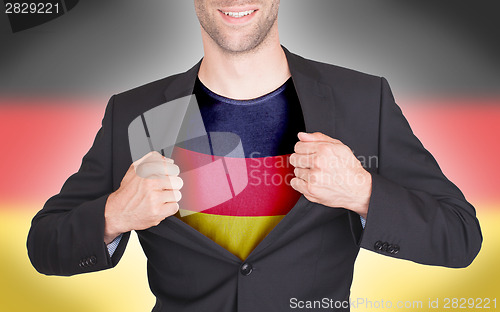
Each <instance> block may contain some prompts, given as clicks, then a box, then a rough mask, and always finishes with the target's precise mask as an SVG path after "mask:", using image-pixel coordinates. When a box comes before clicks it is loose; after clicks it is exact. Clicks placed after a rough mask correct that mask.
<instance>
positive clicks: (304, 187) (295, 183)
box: [290, 178, 316, 202]
mask: <svg viewBox="0 0 500 312" xmlns="http://www.w3.org/2000/svg"><path fill="white" fill-rule="evenodd" d="M290 186H291V187H292V188H293V189H294V190H296V191H297V192H299V193H301V194H303V195H304V196H305V197H306V198H307V199H309V200H310V201H313V202H314V201H316V199H315V197H314V196H312V195H311V193H310V191H309V187H308V183H307V182H306V181H304V180H302V179H300V178H293V179H292V180H290Z"/></svg>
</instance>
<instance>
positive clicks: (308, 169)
mask: <svg viewBox="0 0 500 312" xmlns="http://www.w3.org/2000/svg"><path fill="white" fill-rule="evenodd" d="M299 139H300V141H299V142H297V144H295V153H294V154H292V155H291V156H290V163H291V164H292V165H293V166H294V167H295V169H294V174H295V178H293V179H292V180H291V186H292V187H293V188H294V189H295V190H297V191H298V192H300V193H302V194H303V195H304V196H305V197H306V198H307V199H308V200H310V201H312V202H315V203H319V204H323V205H325V206H329V207H343V208H346V209H349V210H352V211H354V212H356V213H358V214H359V215H360V216H362V217H363V218H366V214H367V213H368V204H369V201H370V196H371V187H372V179H371V174H370V173H369V172H368V171H366V170H365V169H364V168H363V166H362V165H361V163H360V161H359V160H358V159H357V158H356V156H354V154H353V153H352V151H351V149H350V148H349V147H348V146H346V145H345V144H343V143H342V142H340V141H339V140H336V139H333V138H331V137H329V136H327V135H324V134H322V133H319V132H316V133H302V132H301V133H299Z"/></svg>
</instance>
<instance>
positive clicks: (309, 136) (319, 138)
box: [298, 132, 342, 143]
mask: <svg viewBox="0 0 500 312" xmlns="http://www.w3.org/2000/svg"><path fill="white" fill-rule="evenodd" d="M298 137H299V140H301V141H303V142H330V143H342V142H341V141H340V140H337V139H334V138H332V137H329V136H327V135H326V134H323V133H321V132H314V133H305V132H299V134H298Z"/></svg>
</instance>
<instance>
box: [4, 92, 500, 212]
mask: <svg viewBox="0 0 500 312" xmlns="http://www.w3.org/2000/svg"><path fill="white" fill-rule="evenodd" d="M106 102H107V99H105V98H102V99H82V98H63V99H61V98H55V99H51V98H29V99H19V98H10V99H6V98H3V99H0V144H1V154H0V155H1V156H0V158H1V161H0V173H1V174H2V179H0V199H1V200H2V202H6V201H10V202H19V201H39V202H41V201H45V200H47V199H48V198H49V197H50V196H52V195H54V194H55V193H57V192H58V191H59V190H60V188H61V186H62V184H63V183H64V181H65V180H66V179H67V178H68V177H69V176H70V175H71V174H72V173H74V172H75V171H76V170H78V167H79V165H80V163H81V159H82V156H83V155H84V154H85V153H86V152H87V150H88V149H89V147H90V146H91V144H92V141H93V139H94V136H95V134H96V132H97V130H98V129H99V126H100V122H101V119H102V116H103V113H104V107H105V103H106ZM399 103H400V104H401V105H402V106H403V112H404V113H405V116H406V117H407V119H408V120H409V122H410V124H411V126H412V128H413V130H414V132H415V134H416V135H417V136H418V137H419V138H420V139H421V140H422V142H423V143H424V145H425V146H426V147H427V148H428V149H429V150H430V151H431V152H432V154H433V155H434V156H435V157H436V159H437V160H438V162H439V164H440V165H441V167H442V169H443V171H444V173H445V174H446V175H447V176H448V177H449V178H450V179H451V180H452V181H453V182H455V183H456V184H457V185H458V186H459V187H460V188H461V189H462V190H463V192H464V194H465V196H466V197H467V198H468V199H469V200H471V201H472V202H473V203H474V202H475V201H491V202H494V201H496V200H498V199H499V198H500V197H499V196H500V193H499V192H498V190H500V179H499V178H498V177H500V166H497V165H496V163H497V158H498V155H500V146H499V144H498V141H499V138H500V122H499V121H500V98H491V99H484V98H469V99H460V100H454V99H428V98H427V99H425V98H422V99H419V100H412V101H408V100H406V101H399ZM423 104H425V105H423ZM491 207H494V206H491ZM2 208H3V207H0V209H2Z"/></svg>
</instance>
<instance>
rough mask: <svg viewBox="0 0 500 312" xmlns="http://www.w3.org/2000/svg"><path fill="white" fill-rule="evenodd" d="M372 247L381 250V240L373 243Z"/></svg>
mask: <svg viewBox="0 0 500 312" xmlns="http://www.w3.org/2000/svg"><path fill="white" fill-rule="evenodd" d="M373 248H375V250H382V242H381V241H377V242H376V243H375V245H373Z"/></svg>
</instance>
